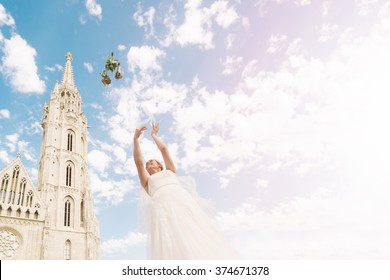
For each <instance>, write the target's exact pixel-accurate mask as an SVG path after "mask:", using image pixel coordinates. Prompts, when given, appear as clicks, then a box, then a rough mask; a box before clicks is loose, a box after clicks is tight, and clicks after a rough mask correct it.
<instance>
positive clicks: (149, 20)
mask: <svg viewBox="0 0 390 280" xmlns="http://www.w3.org/2000/svg"><path fill="white" fill-rule="evenodd" d="M155 13H156V9H155V8H154V7H149V9H148V10H147V11H146V12H144V13H143V11H142V7H141V5H138V6H137V11H136V12H135V13H134V15H133V19H134V20H135V22H136V23H137V25H138V26H140V27H143V28H144V30H145V33H146V36H147V37H151V36H154V26H153V21H154V16H155Z"/></svg>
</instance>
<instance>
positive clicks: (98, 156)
mask: <svg viewBox="0 0 390 280" xmlns="http://www.w3.org/2000/svg"><path fill="white" fill-rule="evenodd" d="M110 162H111V158H110V157H109V156H108V155H107V154H106V153H104V152H102V151H99V150H92V151H90V152H89V153H88V163H89V165H90V166H91V167H92V168H94V169H96V170H97V171H98V172H99V173H103V172H105V170H106V168H107V167H108V166H109V165H110Z"/></svg>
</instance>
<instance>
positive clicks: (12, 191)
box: [8, 165, 20, 204]
mask: <svg viewBox="0 0 390 280" xmlns="http://www.w3.org/2000/svg"><path fill="white" fill-rule="evenodd" d="M19 171H20V167H19V165H16V166H15V168H14V172H13V173H12V181H11V188H10V191H9V195H8V203H12V204H13V203H14V202H15V192H16V187H17V184H18V179H19Z"/></svg>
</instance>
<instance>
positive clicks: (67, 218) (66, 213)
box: [64, 199, 71, 227]
mask: <svg viewBox="0 0 390 280" xmlns="http://www.w3.org/2000/svg"><path fill="white" fill-rule="evenodd" d="M70 211H71V202H70V199H67V200H66V201H65V209H64V226H66V227H70Z"/></svg>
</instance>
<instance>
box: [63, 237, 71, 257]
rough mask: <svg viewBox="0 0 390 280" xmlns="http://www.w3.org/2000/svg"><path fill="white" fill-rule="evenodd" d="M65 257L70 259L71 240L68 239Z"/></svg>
mask: <svg viewBox="0 0 390 280" xmlns="http://www.w3.org/2000/svg"><path fill="white" fill-rule="evenodd" d="M64 259H65V260H70V240H69V239H68V240H66V242H65V248H64Z"/></svg>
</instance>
